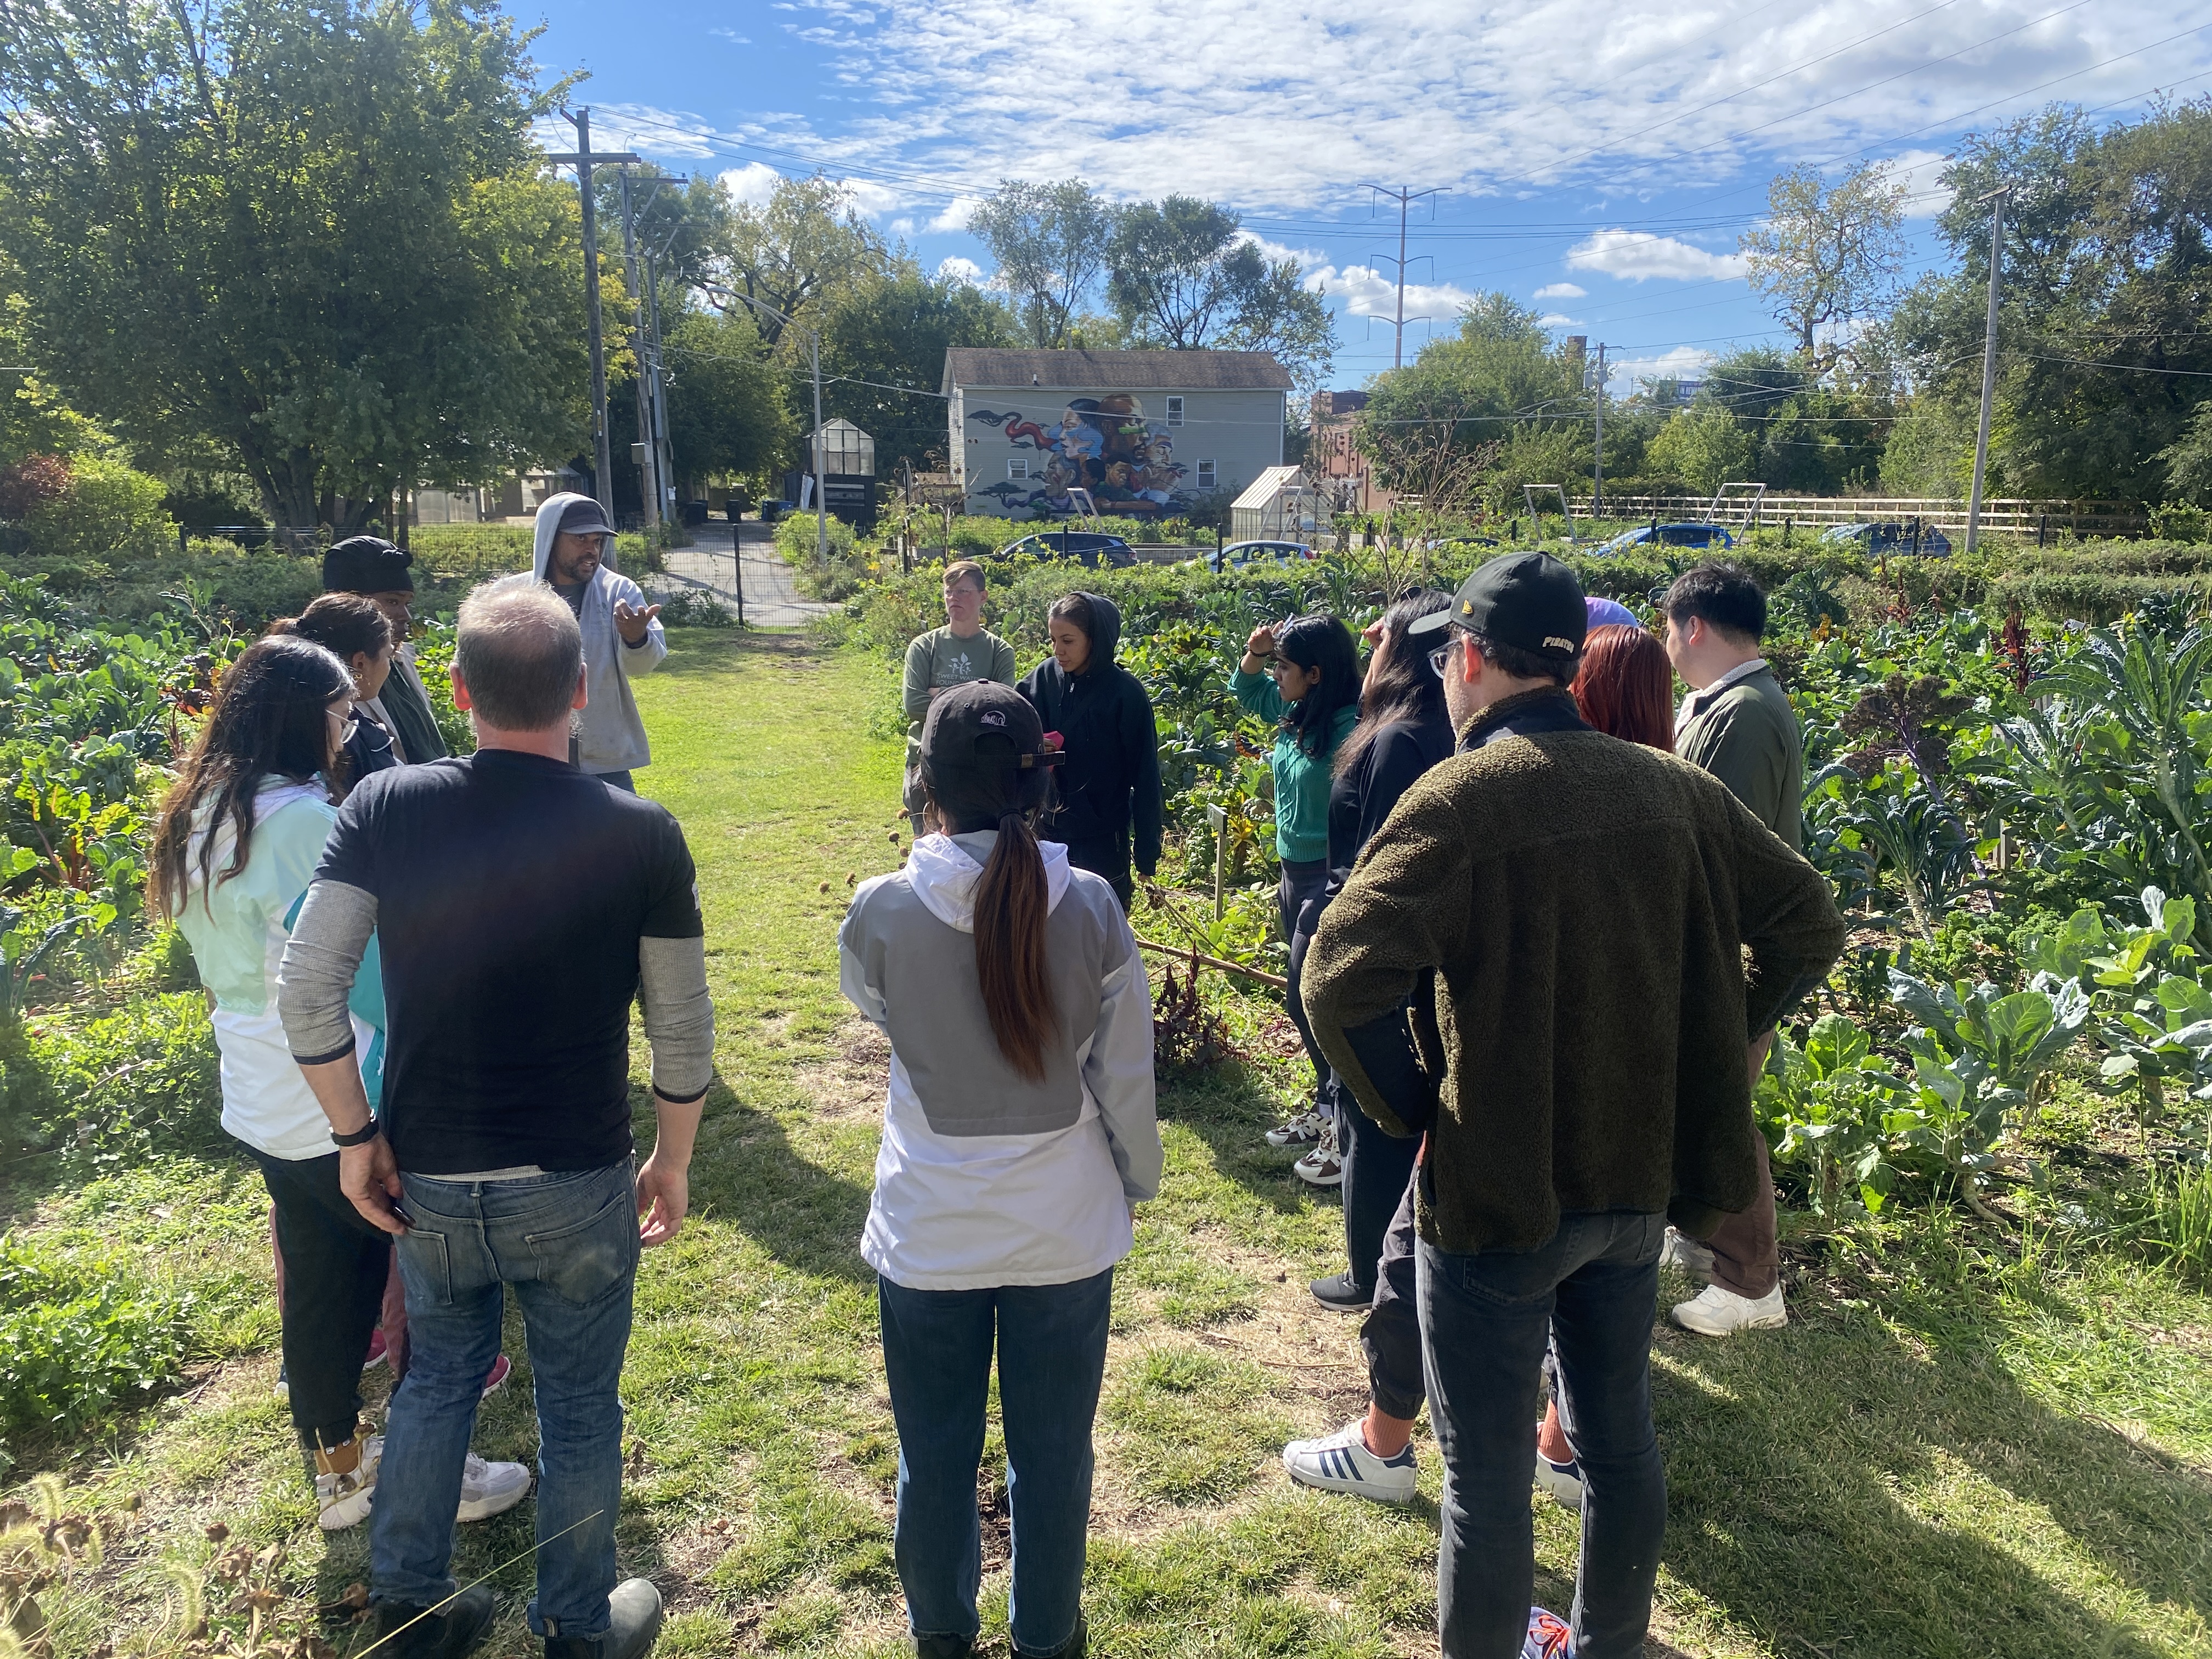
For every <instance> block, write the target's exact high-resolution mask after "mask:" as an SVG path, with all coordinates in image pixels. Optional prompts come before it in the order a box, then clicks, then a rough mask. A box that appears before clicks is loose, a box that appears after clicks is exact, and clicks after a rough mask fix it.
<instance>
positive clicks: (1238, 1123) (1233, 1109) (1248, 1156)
mask: <svg viewBox="0 0 2212 1659" xmlns="http://www.w3.org/2000/svg"><path fill="white" fill-rule="evenodd" d="M1159 1113H1160V1118H1161V1120H1162V1121H1164V1122H1175V1123H1180V1124H1182V1126H1183V1127H1185V1128H1187V1129H1188V1130H1189V1131H1190V1132H1191V1133H1193V1134H1194V1135H1196V1136H1197V1137H1198V1138H1199V1139H1200V1140H1201V1141H1203V1142H1204V1143H1205V1144H1206V1151H1207V1152H1209V1153H1211V1154H1212V1163H1213V1167H1214V1169H1215V1170H1217V1171H1218V1173H1220V1174H1221V1175H1222V1176H1225V1177H1226V1178H1227V1179H1228V1180H1231V1181H1233V1182H1236V1183H1237V1185H1238V1186H1239V1187H1242V1188H1243V1189H1244V1190H1245V1191H1246V1192H1248V1193H1249V1194H1252V1196H1253V1197H1255V1198H1256V1199H1258V1200H1260V1201H1261V1203H1263V1204H1265V1205H1267V1206H1268V1207H1269V1208H1270V1209H1272V1210H1273V1211H1274V1212H1276V1213H1278V1214H1279V1215H1303V1214H1304V1213H1305V1212H1306V1211H1307V1210H1308V1209H1309V1208H1310V1206H1311V1204H1312V1203H1313V1200H1314V1198H1315V1196H1316V1194H1317V1193H1319V1192H1320V1191H1322V1189H1321V1188H1310V1187H1308V1186H1306V1185H1305V1184H1304V1182H1301V1181H1299V1180H1298V1178H1297V1176H1294V1175H1292V1174H1291V1164H1295V1163H1297V1160H1298V1158H1299V1156H1300V1155H1301V1153H1303V1152H1304V1150H1305V1149H1304V1148H1303V1147H1297V1146H1284V1147H1277V1146H1268V1145H1267V1142H1266V1141H1265V1140H1264V1139H1261V1137H1262V1136H1263V1135H1264V1134H1265V1133H1267V1131H1268V1130H1269V1129H1272V1128H1273V1127H1275V1125H1277V1124H1278V1123H1279V1122H1281V1121H1282V1119H1283V1114H1282V1109H1281V1108H1280V1106H1279V1104H1278V1103H1277V1102H1276V1099H1275V1097H1274V1095H1273V1093H1272V1092H1271V1091H1269V1089H1268V1087H1267V1082H1266V1079H1264V1078H1262V1077H1261V1075H1260V1074H1259V1073H1257V1072H1255V1071H1254V1070H1253V1069H1252V1068H1250V1067H1249V1066H1216V1067H1214V1068H1213V1069H1212V1070H1210V1071H1206V1072H1203V1073H1198V1074H1196V1075H1194V1076H1184V1077H1179V1078H1176V1079H1173V1080H1171V1081H1169V1080H1163V1083H1162V1086H1161V1089H1160V1094H1159Z"/></svg>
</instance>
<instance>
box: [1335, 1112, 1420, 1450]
mask: <svg viewBox="0 0 2212 1659" xmlns="http://www.w3.org/2000/svg"><path fill="white" fill-rule="evenodd" d="M1337 1106H1338V1110H1337V1114H1336V1146H1337V1153H1338V1156H1339V1157H1340V1158H1343V1160H1344V1188H1343V1192H1344V1254H1345V1260H1346V1261H1347V1262H1348V1263H1349V1264H1350V1267H1351V1272H1352V1283H1353V1284H1354V1285H1357V1286H1358V1287H1359V1288H1361V1289H1363V1290H1364V1291H1368V1292H1370V1294H1372V1293H1373V1291H1374V1290H1375V1286H1376V1270H1377V1267H1378V1265H1379V1263H1380V1262H1381V1261H1382V1258H1383V1239H1384V1238H1385V1237H1387V1236H1388V1235H1389V1231H1390V1218H1391V1217H1393V1216H1394V1215H1395V1214H1396V1213H1397V1212H1398V1208H1399V1206H1400V1204H1401V1201H1402V1200H1405V1198H1406V1196H1407V1194H1408V1193H1410V1192H1411V1191H1412V1190H1413V1188H1412V1186H1411V1184H1410V1183H1411V1182H1412V1181H1413V1158H1414V1156H1415V1154H1417V1153H1418V1152H1419V1151H1420V1150H1421V1141H1420V1137H1419V1136H1418V1135H1402V1136H1401V1135H1394V1134H1389V1133H1385V1132H1384V1131H1383V1128H1382V1127H1380V1126H1379V1125H1378V1124H1377V1123H1376V1121H1375V1120H1374V1119H1373V1118H1371V1117H1370V1116H1368V1115H1367V1114H1366V1113H1364V1112H1363V1111H1361V1110H1360V1109H1359V1103H1358V1102H1357V1101H1355V1100H1353V1099H1352V1097H1351V1096H1350V1094H1349V1093H1348V1092H1347V1091H1344V1090H1343V1089H1341V1088H1340V1089H1339V1090H1338V1092H1337ZM1411 1225H1412V1214H1411V1212H1410V1211H1409V1212H1407V1226H1408V1228H1410V1227H1411ZM1392 1415H1393V1416H1395V1415H1396V1413H1392Z"/></svg>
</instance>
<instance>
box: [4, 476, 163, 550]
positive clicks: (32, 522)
mask: <svg viewBox="0 0 2212 1659" xmlns="http://www.w3.org/2000/svg"><path fill="white" fill-rule="evenodd" d="M167 494H168V489H167V485H165V484H163V483H162V482H161V480H160V479H159V478H152V477H148V476H147V475H146V474H144V473H143V472H138V471H133V470H132V469H131V468H130V467H127V466H125V465H123V463H122V462H120V461H111V460H104V459H100V457H97V456H90V455H80V456H77V457H76V458H75V459H72V460H71V461H70V481H69V484H68V486H67V487H66V488H65V489H64V490H63V491H62V493H61V494H60V495H58V496H57V497H55V498H54V499H53V500H52V501H48V502H46V503H45V504H44V505H43V506H40V507H35V508H33V510H32V511H31V512H29V513H27V514H25V515H24V519H23V532H24V534H25V536H26V538H27V540H28V542H29V544H30V550H31V551H32V552H33V553H34V554H37V555H40V556H45V557H47V558H54V559H63V560H74V561H80V562H81V561H85V560H94V559H97V560H110V559H112V560H114V561H116V562H131V561H133V560H137V559H144V558H149V557H152V556H156V555H158V554H160V553H161V551H163V550H165V549H166V548H168V547H172V546H173V545H174V544H175V542H176V536H177V531H176V526H174V525H173V523H172V522H171V521H170V519H169V515H168V513H167V512H165V511H164V510H163V509H162V506H161V501H162V498H163V497H164V496H165V495H167Z"/></svg>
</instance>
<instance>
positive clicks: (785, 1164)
mask: <svg viewBox="0 0 2212 1659" xmlns="http://www.w3.org/2000/svg"><path fill="white" fill-rule="evenodd" d="M648 1131H649V1123H647V1122H641V1124H640V1126H639V1137H640V1144H641V1145H643V1144H645V1141H646V1137H647V1133H648ZM872 1195H873V1190H872V1188H869V1187H865V1186H862V1185H860V1183H859V1182H854V1181H849V1180H848V1179H846V1178H845V1177H844V1176H841V1175H838V1174H836V1172H835V1171H833V1170H826V1169H824V1168H823V1167H822V1165H821V1164H817V1163H816V1162H815V1161H814V1160H813V1159H812V1158H809V1157H807V1156H806V1154H805V1152H801V1151H800V1150H799V1148H798V1147H797V1146H793V1144H792V1140H791V1137H790V1134H789V1133H788V1132H787V1129H786V1127H785V1125H784V1123H783V1121H782V1120H781V1118H780V1117H779V1116H778V1115H776V1114H775V1113H774V1112H769V1111H764V1110H761V1109H757V1108H753V1107H749V1106H744V1105H741V1104H739V1103H738V1100H737V1098H736V1097H735V1096H733V1095H732V1093H731V1091H730V1090H729V1088H728V1087H727V1086H726V1085H724V1084H723V1083H721V1082H720V1081H719V1080H718V1081H717V1082H716V1083H715V1085H714V1088H713V1089H712V1090H711V1091H709V1092H708V1096H707V1113H706V1116H705V1117H704V1118H703V1119H702V1121H701V1123H700V1126H699V1144H698V1146H697V1148H696V1151H695V1152H693V1154H692V1159H691V1201H692V1204H693V1206H695V1207H696V1206H704V1205H711V1206H713V1208H714V1212H715V1213H716V1214H717V1215H718V1216H720V1217H721V1218H724V1219H726V1221H727V1222H728V1223H729V1225H732V1226H733V1227H735V1228H736V1229H737V1230H738V1231H739V1232H741V1233H743V1234H744V1235H745V1236H746V1237H749V1238H751V1239H753V1240H754V1241H756V1242H757V1243H758V1244H759V1245H760V1246H761V1248H762V1249H765V1250H766V1251H768V1253H769V1255H772V1256H774V1257H775V1259H776V1260H777V1261H780V1262H781V1263H782V1264H783V1265H785V1266H786V1267H793V1268H796V1269H797V1270H798V1271H799V1272H801V1273H814V1274H818V1275H822V1276H824V1277H829V1278H836V1279H847V1280H849V1281H851V1282H853V1283H854V1284H860V1285H868V1286H870V1287H871V1288H872V1287H873V1286H874V1285H875V1282H876V1272H875V1269H874V1268H872V1267H869V1266H868V1265H867V1263H866V1262H865V1261H861V1260H860V1231H861V1229H862V1228H863V1227H864V1226H866V1224H867V1219H868V1203H869V1200H870V1199H871V1197H872Z"/></svg>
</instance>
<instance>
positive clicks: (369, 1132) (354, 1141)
mask: <svg viewBox="0 0 2212 1659" xmlns="http://www.w3.org/2000/svg"><path fill="white" fill-rule="evenodd" d="M382 1133H384V1124H383V1122H382V1121H380V1120H379V1119H377V1118H375V1117H371V1118H370V1119H369V1120H368V1127H366V1128H361V1129H356V1130H355V1131H354V1132H353V1133H351V1134H349V1135H342V1134H340V1133H338V1132H337V1130H335V1129H333V1130H331V1144H332V1145H334V1146H367V1145H368V1143H369V1142H370V1141H372V1140H374V1139H376V1138H377V1136H379V1135H380V1134H382Z"/></svg>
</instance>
